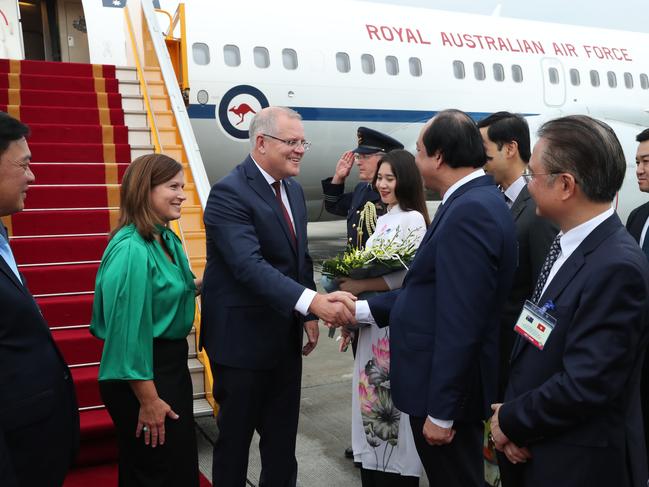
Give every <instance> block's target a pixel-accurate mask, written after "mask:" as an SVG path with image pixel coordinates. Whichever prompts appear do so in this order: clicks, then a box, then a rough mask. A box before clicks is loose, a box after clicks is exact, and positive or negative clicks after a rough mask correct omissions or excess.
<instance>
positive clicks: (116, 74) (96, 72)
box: [0, 59, 213, 465]
mask: <svg viewBox="0 0 649 487" xmlns="http://www.w3.org/2000/svg"><path fill="white" fill-rule="evenodd" d="M142 72H143V75H144V76H145V77H146V78H147V87H148V95H149V101H148V105H149V106H150V107H146V105H147V103H145V100H144V97H143V94H142V93H141V87H142V83H141V79H140V78H141V77H139V76H138V70H137V69H136V68H115V67H114V66H105V65H90V64H76V63H54V62H43V61H16V60H6V59H3V60H0V110H3V111H6V112H8V113H9V114H10V115H12V116H14V117H16V118H18V119H20V120H21V121H23V122H24V123H26V124H27V125H29V126H30V128H31V131H32V134H31V136H30V138H29V139H28V144H29V147H30V149H31V152H32V165H31V167H32V170H33V172H34V174H35V176H36V181H35V184H34V185H32V186H31V187H30V189H29V191H28V193H27V198H26V201H25V210H24V211H23V212H21V213H18V214H15V215H13V216H11V217H7V218H3V223H4V224H5V225H6V226H7V228H8V230H9V236H10V242H11V246H12V249H13V251H14V254H15V257H16V261H17V263H18V267H19V270H20V272H22V273H23V275H24V276H25V278H26V281H27V285H28V287H29V289H30V291H31V292H32V294H33V295H34V296H35V298H36V301H37V303H38V305H39V306H40V308H41V310H42V312H43V315H44V317H45V319H46V321H47V323H48V324H49V326H50V329H51V331H52V335H53V336H54V339H55V341H56V343H57V345H58V346H59V348H60V350H61V352H62V353H63V356H64V357H65V359H66V361H67V362H68V364H69V365H70V367H71V371H72V376H73V378H74V384H75V388H76V392H77V399H78V401H79V411H80V418H81V448H80V454H79V457H78V459H77V464H78V465H91V464H100V463H107V462H111V461H114V460H115V459H116V443H115V435H114V429H113V425H112V422H111V420H110V417H109V415H108V413H107V411H106V409H105V407H104V405H103V403H102V400H101V397H100V394H99V388H98V383H97V373H98V369H99V360H100V357H101V351H102V343H103V342H101V341H100V340H98V339H96V338H94V337H93V336H92V335H90V333H89V323H90V318H91V311H92V301H93V293H94V285H95V276H96V272H97V269H98V267H99V262H100V260H101V256H102V254H103V251H104V249H105V247H106V244H107V242H108V234H109V232H110V231H111V229H113V228H114V227H115V224H116V222H117V217H118V213H119V210H118V209H119V184H120V182H121V179H122V176H123V174H124V171H125V170H126V168H127V167H128V164H129V163H130V161H131V160H133V159H134V158H136V157H138V156H139V155H142V154H147V153H151V152H154V151H156V150H158V151H162V152H164V153H166V154H167V155H169V156H171V157H173V158H175V159H176V160H178V161H180V162H183V165H184V167H185V177H186V180H187V183H188V184H187V185H186V192H187V196H188V199H187V201H186V203H185V204H184V206H183V217H182V219H181V220H180V222H179V225H176V226H175V227H174V229H175V231H176V232H177V233H179V234H180V235H181V236H182V238H183V241H184V245H185V247H186V250H187V253H188V256H189V259H190V263H191V265H192V267H193V270H194V272H195V273H196V274H197V275H202V272H203V268H204V261H205V241H204V230H203V228H202V207H201V203H200V201H199V197H198V195H197V193H196V188H195V185H194V182H193V178H192V171H191V169H190V168H189V167H188V166H187V163H186V156H185V151H184V148H183V145H182V143H181V141H180V137H179V135H178V130H177V127H176V125H175V118H174V113H173V112H172V110H171V107H170V105H169V99H168V94H167V90H166V88H165V83H164V81H163V79H162V76H161V74H160V71H159V70H158V71H157V72H156V70H155V69H154V68H147V69H146V70H142ZM153 105H154V106H155V107H153ZM153 109H155V110H156V112H157V116H156V121H157V128H156V130H157V134H156V135H157V139H158V140H157V141H156V142H157V145H159V147H155V145H154V143H153V141H152V131H151V127H150V113H148V112H149V111H150V110H153ZM188 341H189V349H190V355H189V362H188V366H189V369H190V372H191V375H192V382H193V386H194V413H195V414H196V415H205V414H212V412H213V408H212V405H211V404H210V403H209V402H208V401H207V400H206V393H205V391H206V387H205V373H206V371H205V368H204V366H203V363H202V362H201V360H204V359H203V358H201V359H200V360H199V356H198V355H197V351H196V334H195V331H192V333H191V335H190V336H189V337H188ZM207 390H208V391H209V388H208V389H207Z"/></svg>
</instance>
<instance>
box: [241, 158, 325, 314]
mask: <svg viewBox="0 0 649 487" xmlns="http://www.w3.org/2000/svg"><path fill="white" fill-rule="evenodd" d="M250 158H251V159H252V162H254V163H255V166H257V169H259V172H260V173H261V175H262V176H264V179H265V180H266V182H267V183H268V186H270V185H271V184H273V183H274V182H275V178H274V177H272V176H271V175H270V174H268V173H267V172H266V171H264V170H263V169H262V167H261V166H260V165H259V164H257V161H255V159H254V158H253V157H252V156H250ZM270 190H271V191H272V192H273V194H275V190H274V189H273V188H272V187H271V188H270ZM280 191H281V195H282V203H284V206H285V207H286V211H287V212H288V216H289V218H290V219H291V223H292V224H293V229H295V220H293V212H292V211H291V204H290V203H289V201H288V195H287V194H286V188H285V187H284V184H280ZM295 234H296V235H297V231H296V232H295ZM316 294H317V293H316V292H315V291H314V290H313V289H309V288H307V287H305V288H304V291H302V294H301V295H300V298H299V299H298V300H297V303H295V306H294V309H295V311H297V312H298V313H300V314H301V315H302V316H306V315H308V314H309V307H310V306H311V302H312V301H313V298H315V295H316Z"/></svg>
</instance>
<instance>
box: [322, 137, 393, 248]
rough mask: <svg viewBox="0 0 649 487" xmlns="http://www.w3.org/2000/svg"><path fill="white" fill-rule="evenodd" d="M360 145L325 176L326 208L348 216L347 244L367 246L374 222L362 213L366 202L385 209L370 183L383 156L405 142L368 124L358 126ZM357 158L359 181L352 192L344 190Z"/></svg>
mask: <svg viewBox="0 0 649 487" xmlns="http://www.w3.org/2000/svg"><path fill="white" fill-rule="evenodd" d="M356 134H357V136H358V147H356V149H354V150H353V151H348V152H345V153H344V154H343V155H342V156H341V157H340V160H339V161H338V164H336V171H335V173H334V175H333V177H331V178H327V179H323V180H322V191H323V193H324V205H325V209H326V210H327V211H328V212H329V213H331V214H333V215H339V216H344V217H346V218H347V244H348V245H352V246H354V247H361V248H362V247H365V242H367V239H368V238H369V236H370V235H371V234H372V233H373V232H372V229H373V224H374V223H376V218H374V220H373V221H372V222H369V221H368V217H367V216H364V217H363V218H361V215H362V213H363V211H364V208H365V205H366V204H367V203H368V202H370V203H371V204H373V205H374V206H375V208H376V211H375V213H374V214H375V215H378V216H381V215H382V214H383V213H385V208H384V207H383V206H382V203H381V197H380V196H379V193H377V192H376V191H375V190H374V189H373V188H372V185H371V184H370V183H371V181H372V179H374V174H375V173H376V166H377V165H378V163H379V160H380V159H381V157H383V155H384V154H386V153H387V152H390V151H391V150H394V149H403V144H402V143H401V142H399V141H398V140H396V139H393V138H392V137H390V136H389V135H386V134H383V133H381V132H379V131H377V130H374V129H370V128H367V127H358V131H357V132H356ZM354 161H356V164H357V165H358V178H359V179H360V182H359V183H358V184H357V185H356V187H355V188H354V191H352V192H351V193H345V180H346V179H347V177H349V173H350V172H351V170H352V166H353V165H354Z"/></svg>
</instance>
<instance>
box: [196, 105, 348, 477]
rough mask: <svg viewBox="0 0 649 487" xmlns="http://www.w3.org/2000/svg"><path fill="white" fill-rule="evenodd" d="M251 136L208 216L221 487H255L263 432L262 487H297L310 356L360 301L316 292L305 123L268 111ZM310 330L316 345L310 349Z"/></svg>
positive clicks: (209, 328)
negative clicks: (250, 481)
mask: <svg viewBox="0 0 649 487" xmlns="http://www.w3.org/2000/svg"><path fill="white" fill-rule="evenodd" d="M249 132H250V141H251V144H252V151H251V154H250V156H249V157H248V158H246V160H244V161H243V162H242V163H241V164H239V165H238V166H237V167H236V168H235V169H234V170H233V171H232V172H231V173H230V174H228V175H227V176H226V177H225V178H223V179H222V180H221V181H219V182H218V183H217V184H215V185H214V186H213V187H212V191H211V193H210V196H209V199H208V202H207V206H206V208H205V228H206V233H207V267H206V269H205V275H204V278H203V298H202V303H203V306H202V323H203V325H202V327H201V344H202V345H203V346H204V347H205V348H206V350H207V353H208V355H209V358H210V362H211V365H212V371H213V373H214V378H215V380H214V398H215V399H216V401H217V402H218V403H219V406H220V408H219V413H218V417H217V423H218V427H219V437H218V439H217V441H216V444H215V445H214V456H213V474H212V475H213V485H214V486H215V487H234V486H236V487H239V486H241V487H243V486H244V485H245V483H246V472H247V466H248V452H249V448H250V441H251V439H252V435H253V432H254V431H255V430H257V432H258V433H259V435H260V437H261V441H260V446H259V448H260V453H261V463H262V471H261V479H260V484H259V485H260V486H267V487H294V486H295V483H296V475H297V461H296V459H295V439H296V435H297V424H298V416H299V404H300V381H301V375H302V359H301V354H300V350H302V354H304V355H306V354H308V353H309V352H310V351H311V350H312V349H313V348H314V347H315V345H316V343H317V340H318V321H317V317H321V318H323V319H326V320H327V321H329V320H333V321H336V322H341V321H346V320H349V319H352V318H353V317H352V315H351V314H350V312H349V311H348V309H347V307H346V306H344V305H343V304H341V303H339V302H334V299H343V301H344V300H345V299H346V300H347V301H349V302H351V298H350V296H351V295H348V294H347V293H343V292H338V293H333V294H331V295H327V296H325V295H323V294H317V293H316V292H315V291H314V289H315V284H314V282H313V266H312V262H311V258H310V257H309V253H308V248H307V236H306V229H307V219H306V205H305V201H304V193H303V191H302V188H301V187H300V185H299V184H298V183H297V181H296V180H294V179H293V176H297V175H298V173H299V170H300V161H301V159H302V156H303V155H304V152H305V151H306V150H307V149H308V148H309V145H310V144H309V143H308V142H306V141H305V140H304V128H303V127H302V122H301V119H300V116H299V114H297V113H296V112H294V111H293V110H290V109H287V108H281V107H270V108H266V109H264V110H262V111H260V112H259V113H258V114H257V115H255V117H254V118H253V120H252V122H251V124H250V129H249ZM347 304H348V305H349V303H347ZM303 327H304V329H305V330H306V333H307V337H308V343H307V344H306V345H305V346H304V347H303V348H302V328H303Z"/></svg>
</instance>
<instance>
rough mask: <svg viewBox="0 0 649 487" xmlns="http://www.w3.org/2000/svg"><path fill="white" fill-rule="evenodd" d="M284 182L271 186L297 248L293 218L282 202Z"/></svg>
mask: <svg viewBox="0 0 649 487" xmlns="http://www.w3.org/2000/svg"><path fill="white" fill-rule="evenodd" d="M281 184H282V182H281V181H275V182H274V183H273V184H271V186H272V187H273V189H274V190H275V198H276V199H277V203H278V204H279V207H280V208H281V209H282V213H283V214H284V220H285V221H286V224H287V225H288V231H289V232H290V233H291V238H292V239H293V244H294V245H295V246H297V238H296V237H295V229H294V228H293V223H292V222H291V217H290V216H288V210H287V209H286V206H284V202H283V201H282V187H281Z"/></svg>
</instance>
